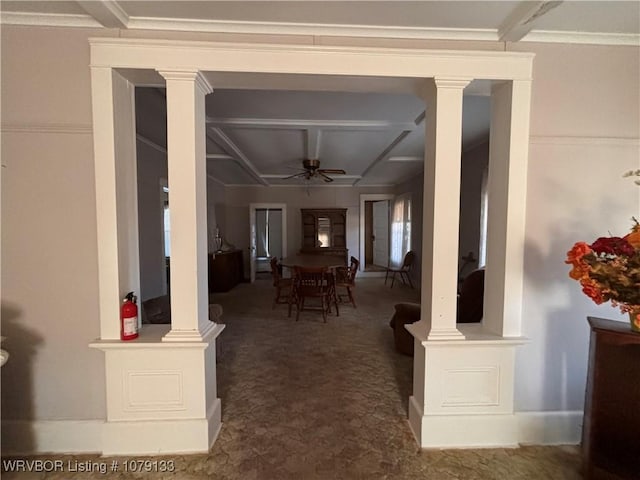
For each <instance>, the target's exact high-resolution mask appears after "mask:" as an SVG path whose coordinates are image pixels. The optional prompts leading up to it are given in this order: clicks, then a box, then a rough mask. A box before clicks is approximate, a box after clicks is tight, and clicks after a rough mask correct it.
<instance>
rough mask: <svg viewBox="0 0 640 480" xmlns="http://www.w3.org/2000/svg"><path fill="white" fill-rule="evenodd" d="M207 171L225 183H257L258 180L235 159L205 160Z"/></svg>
mask: <svg viewBox="0 0 640 480" xmlns="http://www.w3.org/2000/svg"><path fill="white" fill-rule="evenodd" d="M207 173H208V174H210V175H211V176H212V177H214V178H215V179H217V180H220V181H221V182H222V183H224V184H225V185H257V184H259V182H258V181H257V179H256V178H255V177H253V176H252V175H251V174H249V173H248V172H247V171H246V170H245V169H244V168H242V167H241V166H240V165H239V164H238V163H237V162H236V161H235V160H224V159H222V160H219V159H216V160H207Z"/></svg>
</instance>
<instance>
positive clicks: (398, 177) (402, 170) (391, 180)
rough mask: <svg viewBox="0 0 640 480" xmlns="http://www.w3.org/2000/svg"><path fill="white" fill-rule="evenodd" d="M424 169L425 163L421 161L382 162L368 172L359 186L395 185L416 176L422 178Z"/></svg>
mask: <svg viewBox="0 0 640 480" xmlns="http://www.w3.org/2000/svg"><path fill="white" fill-rule="evenodd" d="M423 169H424V168H423V162H421V161H401V162H389V161H382V162H379V163H377V164H376V165H375V166H374V167H373V168H372V169H371V170H370V171H369V172H367V175H366V176H365V177H364V178H363V179H362V180H361V181H360V182H358V186H366V185H395V184H397V183H399V182H404V181H406V180H409V179H410V178H412V177H415V176H416V175H420V176H421V175H422V171H423Z"/></svg>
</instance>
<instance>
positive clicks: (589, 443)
mask: <svg viewBox="0 0 640 480" xmlns="http://www.w3.org/2000/svg"><path fill="white" fill-rule="evenodd" d="M589 325H590V326H591V339H590V346H589V371H588V375H587V391H586V397H585V408H584V422H583V428H582V453H583V461H584V475H585V478H587V479H638V478H640V334H639V333H634V332H632V331H631V327H630V326H629V323H624V322H614V321H613V320H605V319H602V318H595V317H589Z"/></svg>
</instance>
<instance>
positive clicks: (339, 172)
mask: <svg viewBox="0 0 640 480" xmlns="http://www.w3.org/2000/svg"><path fill="white" fill-rule="evenodd" d="M318 172H320V173H328V174H329V175H346V173H347V172H345V171H344V170H342V169H341V168H321V169H319V170H318Z"/></svg>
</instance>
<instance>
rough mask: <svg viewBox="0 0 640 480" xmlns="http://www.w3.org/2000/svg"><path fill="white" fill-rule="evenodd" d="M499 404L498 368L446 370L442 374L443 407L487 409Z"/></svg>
mask: <svg viewBox="0 0 640 480" xmlns="http://www.w3.org/2000/svg"><path fill="white" fill-rule="evenodd" d="M499 403H500V368H499V367H498V366H497V365H496V366H492V367H478V368H458V369H447V370H444V371H443V372H442V406H443V407H462V406H465V407H487V406H497V405H499Z"/></svg>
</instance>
